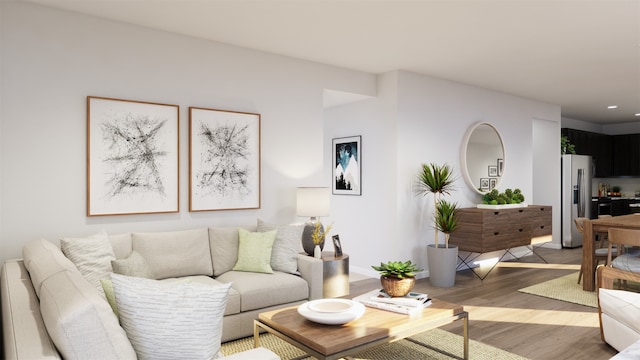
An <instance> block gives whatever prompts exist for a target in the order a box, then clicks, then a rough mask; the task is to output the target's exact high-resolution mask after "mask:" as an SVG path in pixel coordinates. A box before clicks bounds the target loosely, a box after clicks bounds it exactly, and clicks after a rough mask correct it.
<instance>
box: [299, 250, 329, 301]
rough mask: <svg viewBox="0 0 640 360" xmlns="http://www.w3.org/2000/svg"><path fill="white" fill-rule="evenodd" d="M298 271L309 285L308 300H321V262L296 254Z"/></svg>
mask: <svg viewBox="0 0 640 360" xmlns="http://www.w3.org/2000/svg"><path fill="white" fill-rule="evenodd" d="M298 271H300V274H301V275H302V278H303V279H305V280H306V281H307V283H308V284H309V300H316V299H322V281H323V279H322V260H320V259H316V258H314V257H312V256H308V255H304V254H298Z"/></svg>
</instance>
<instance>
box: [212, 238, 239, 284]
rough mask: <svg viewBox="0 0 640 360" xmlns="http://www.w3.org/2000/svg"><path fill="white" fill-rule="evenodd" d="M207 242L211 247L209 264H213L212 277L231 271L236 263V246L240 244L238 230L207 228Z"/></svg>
mask: <svg viewBox="0 0 640 360" xmlns="http://www.w3.org/2000/svg"><path fill="white" fill-rule="evenodd" d="M209 241H210V246H211V262H212V263H213V276H220V275H222V274H224V273H226V272H227V271H230V270H231V269H233V267H234V265H235V264H236V262H237V261H238V245H239V243H240V239H239V237H238V228H237V227H212V228H209Z"/></svg>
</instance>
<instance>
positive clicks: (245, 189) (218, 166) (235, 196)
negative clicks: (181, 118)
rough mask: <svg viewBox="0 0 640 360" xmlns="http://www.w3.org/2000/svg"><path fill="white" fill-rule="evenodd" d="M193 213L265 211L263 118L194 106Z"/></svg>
mask: <svg viewBox="0 0 640 360" xmlns="http://www.w3.org/2000/svg"><path fill="white" fill-rule="evenodd" d="M189 144H190V149H189V150H190V156H189V211H211V210H242V209H259V208H260V114H252V113H244V112H235V111H225V110H215V109H204V108H197V107H190V108H189Z"/></svg>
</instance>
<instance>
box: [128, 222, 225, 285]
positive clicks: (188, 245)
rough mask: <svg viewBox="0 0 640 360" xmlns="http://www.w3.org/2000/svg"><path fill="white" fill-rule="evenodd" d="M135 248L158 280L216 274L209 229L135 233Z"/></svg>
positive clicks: (132, 236) (133, 236)
mask: <svg viewBox="0 0 640 360" xmlns="http://www.w3.org/2000/svg"><path fill="white" fill-rule="evenodd" d="M131 239H132V242H133V244H132V247H133V250H135V251H137V252H138V253H140V255H142V257H143V258H144V259H145V260H146V261H147V263H148V264H149V268H150V269H151V272H153V273H154V274H155V276H156V279H166V278H170V277H180V276H188V275H209V276H211V275H213V267H212V265H211V256H210V253H211V252H210V250H209V235H208V233H207V229H206V228H201V229H193V230H183V231H167V232H157V233H133V234H132V235H131Z"/></svg>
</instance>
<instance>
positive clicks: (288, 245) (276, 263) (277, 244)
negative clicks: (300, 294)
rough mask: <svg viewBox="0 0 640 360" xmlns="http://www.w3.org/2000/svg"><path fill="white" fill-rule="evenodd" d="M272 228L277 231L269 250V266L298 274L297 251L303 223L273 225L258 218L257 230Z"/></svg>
mask: <svg viewBox="0 0 640 360" xmlns="http://www.w3.org/2000/svg"><path fill="white" fill-rule="evenodd" d="M272 230H277V233H276V240H275V241H274V242H273V250H272V252H271V268H272V269H273V270H275V271H282V272H286V273H289V274H294V275H299V274H300V273H299V272H298V252H299V251H300V246H301V245H300V243H301V241H302V230H304V224H300V225H273V224H268V223H266V222H264V221H262V220H260V219H258V231H260V232H264V231H272Z"/></svg>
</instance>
